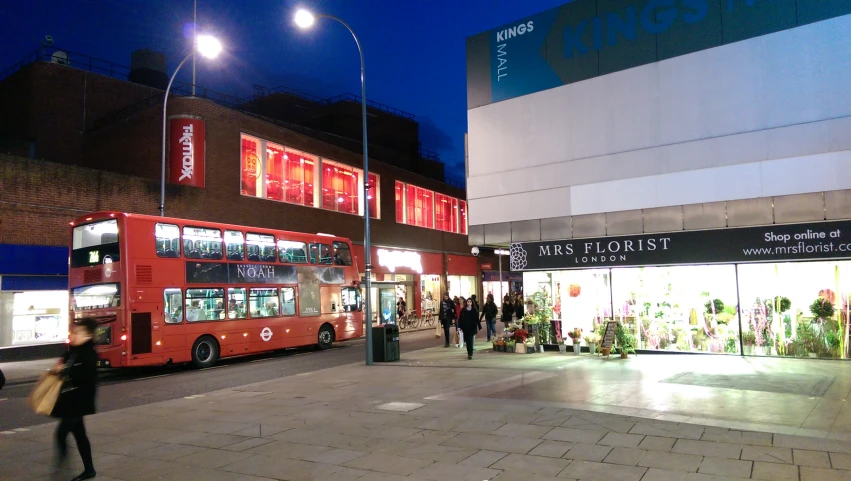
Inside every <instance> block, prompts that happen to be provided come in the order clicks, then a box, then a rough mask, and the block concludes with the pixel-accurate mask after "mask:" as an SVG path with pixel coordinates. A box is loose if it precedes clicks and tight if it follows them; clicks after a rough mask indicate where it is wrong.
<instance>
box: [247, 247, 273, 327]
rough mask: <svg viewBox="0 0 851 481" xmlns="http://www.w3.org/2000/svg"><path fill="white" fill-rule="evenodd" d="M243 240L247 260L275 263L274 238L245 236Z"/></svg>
mask: <svg viewBox="0 0 851 481" xmlns="http://www.w3.org/2000/svg"><path fill="white" fill-rule="evenodd" d="M245 240H246V241H245V243H246V244H247V247H246V250H247V251H248V260H250V261H255V262H275V259H276V258H277V255H276V254H275V236H271V235H265V234H247V235H246V236H245ZM252 312H253V311H252Z"/></svg>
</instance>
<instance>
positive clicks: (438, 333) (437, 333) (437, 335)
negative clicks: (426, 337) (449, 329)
mask: <svg viewBox="0 0 851 481" xmlns="http://www.w3.org/2000/svg"><path fill="white" fill-rule="evenodd" d="M434 337H436V338H438V339H440V323H437V327H435V328H434Z"/></svg>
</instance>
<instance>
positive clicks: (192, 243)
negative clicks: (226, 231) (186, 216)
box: [183, 227, 222, 260]
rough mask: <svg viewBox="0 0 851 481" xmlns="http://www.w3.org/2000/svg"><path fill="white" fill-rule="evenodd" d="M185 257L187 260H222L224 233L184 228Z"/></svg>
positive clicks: (216, 230)
mask: <svg viewBox="0 0 851 481" xmlns="http://www.w3.org/2000/svg"><path fill="white" fill-rule="evenodd" d="M183 257H186V258H187V259H216V260H218V259H221V258H222V231H220V230H219V229H205V228H202V227H184V228H183Z"/></svg>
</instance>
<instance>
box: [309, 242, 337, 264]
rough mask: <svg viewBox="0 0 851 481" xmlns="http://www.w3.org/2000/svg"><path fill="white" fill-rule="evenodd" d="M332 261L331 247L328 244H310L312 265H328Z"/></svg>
mask: <svg viewBox="0 0 851 481" xmlns="http://www.w3.org/2000/svg"><path fill="white" fill-rule="evenodd" d="M331 261H332V257H331V246H330V245H328V244H310V263H311V264H328V265H330V264H331Z"/></svg>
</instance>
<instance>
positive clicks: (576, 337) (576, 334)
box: [567, 327, 582, 344]
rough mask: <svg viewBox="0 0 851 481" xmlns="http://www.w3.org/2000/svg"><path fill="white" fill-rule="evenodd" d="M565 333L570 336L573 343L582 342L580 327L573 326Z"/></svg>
mask: <svg viewBox="0 0 851 481" xmlns="http://www.w3.org/2000/svg"><path fill="white" fill-rule="evenodd" d="M567 335H568V336H570V339H571V340H573V343H574V344H577V343H580V342H582V329H579V328H578V327H575V328H573V330H572V331H569V332H568V333H567Z"/></svg>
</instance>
